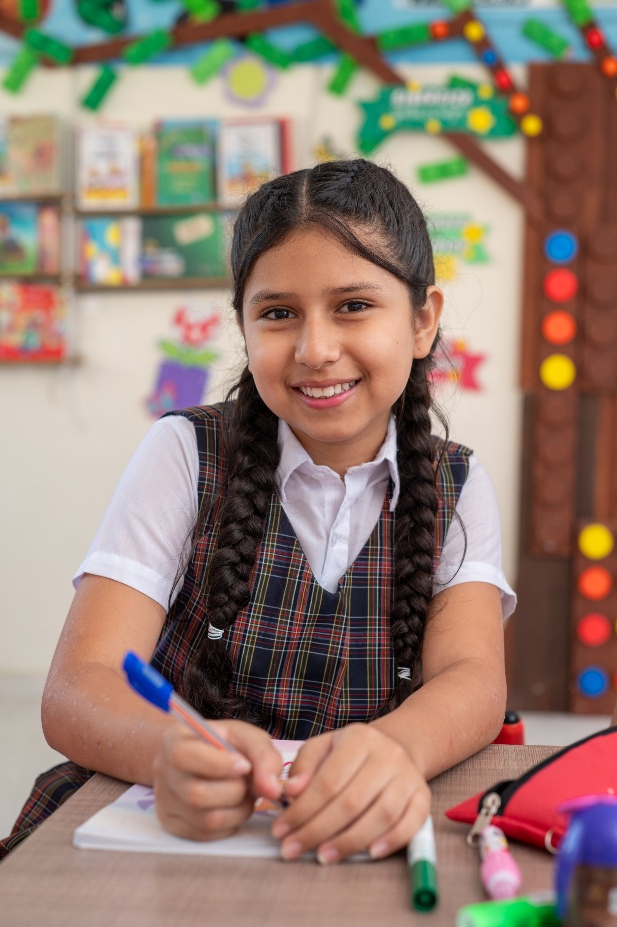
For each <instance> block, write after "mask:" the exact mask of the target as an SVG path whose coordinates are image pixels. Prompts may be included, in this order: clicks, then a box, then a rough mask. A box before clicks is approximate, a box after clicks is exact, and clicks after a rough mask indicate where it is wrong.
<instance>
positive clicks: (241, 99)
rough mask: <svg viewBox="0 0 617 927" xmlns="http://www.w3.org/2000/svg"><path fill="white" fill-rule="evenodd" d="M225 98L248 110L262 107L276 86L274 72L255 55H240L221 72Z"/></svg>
mask: <svg viewBox="0 0 617 927" xmlns="http://www.w3.org/2000/svg"><path fill="white" fill-rule="evenodd" d="M221 78H222V80H223V88H224V92H225V96H226V97H227V99H228V100H230V101H231V102H232V103H237V104H238V105H240V106H247V107H249V108H257V107H259V106H263V104H264V103H265V102H266V100H267V99H268V97H269V96H270V94H271V92H272V91H273V90H274V87H275V86H276V79H277V78H276V70H275V69H274V68H272V67H270V65H268V64H267V63H266V62H265V61H263V60H262V59H260V58H258V57H257V55H241V56H239V57H237V58H234V59H233V60H232V61H230V62H229V63H228V64H226V65H225V66H224V67H223V69H222V70H221Z"/></svg>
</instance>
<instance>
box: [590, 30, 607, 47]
mask: <svg viewBox="0 0 617 927" xmlns="http://www.w3.org/2000/svg"><path fill="white" fill-rule="evenodd" d="M585 39H586V41H587V44H588V45H589V47H590V48H602V46H603V45H604V43H605V41H606V40H605V38H604V35H603V33H602V32H601V31H600V30H599V29H598V28H596V26H590V27H589V29H587V30H586V32H585Z"/></svg>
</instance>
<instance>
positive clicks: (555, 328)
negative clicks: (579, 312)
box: [542, 309, 576, 344]
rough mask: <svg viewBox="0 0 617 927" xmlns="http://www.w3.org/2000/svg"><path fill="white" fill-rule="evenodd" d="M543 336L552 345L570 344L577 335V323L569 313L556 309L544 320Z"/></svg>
mask: <svg viewBox="0 0 617 927" xmlns="http://www.w3.org/2000/svg"><path fill="white" fill-rule="evenodd" d="M542 334H543V335H544V337H545V338H546V340H547V341H548V342H549V343H550V344H568V342H569V341H572V339H573V338H574V336H575V335H576V321H575V319H574V317H573V316H571V315H570V313H569V312H565V310H563V309H555V310H554V311H553V312H549V314H548V315H546V316H544V318H543V319H542Z"/></svg>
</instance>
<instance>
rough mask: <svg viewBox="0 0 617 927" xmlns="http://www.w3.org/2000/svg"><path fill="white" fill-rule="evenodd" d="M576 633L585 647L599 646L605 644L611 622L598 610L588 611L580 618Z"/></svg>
mask: <svg viewBox="0 0 617 927" xmlns="http://www.w3.org/2000/svg"><path fill="white" fill-rule="evenodd" d="M576 633H577V634H578V638H579V640H580V641H581V643H583V644H585V646H586V647H601V646H602V644H606V642H607V640H608V639H609V638H610V636H611V634H612V629H611V623H610V621H609V620H608V618H607V617H606V615H602V614H600V612H590V613H589V614H588V615H585V617H584V618H581V620H580V621H579V623H578V625H577V627H576Z"/></svg>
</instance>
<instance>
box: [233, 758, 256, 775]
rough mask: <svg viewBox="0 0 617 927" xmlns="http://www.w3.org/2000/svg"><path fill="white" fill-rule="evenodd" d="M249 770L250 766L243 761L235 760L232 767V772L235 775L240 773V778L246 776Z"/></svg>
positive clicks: (246, 761)
mask: <svg viewBox="0 0 617 927" xmlns="http://www.w3.org/2000/svg"><path fill="white" fill-rule="evenodd" d="M251 769H252V766H251V764H250V763H249V761H248V760H245V759H241V760H237V761H236V762H235V763H234V765H233V771H234V772H235V773H240V775H241V776H246V774H247V773H250V771H251Z"/></svg>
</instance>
